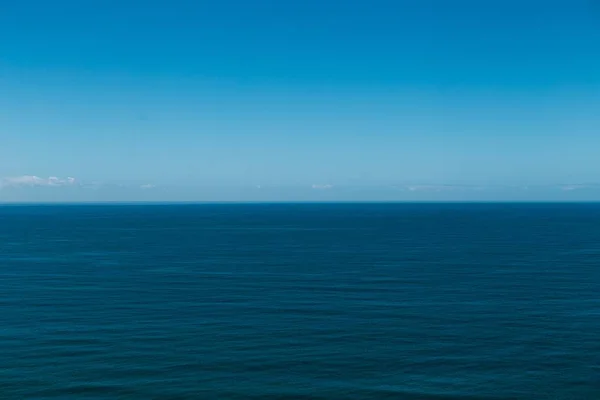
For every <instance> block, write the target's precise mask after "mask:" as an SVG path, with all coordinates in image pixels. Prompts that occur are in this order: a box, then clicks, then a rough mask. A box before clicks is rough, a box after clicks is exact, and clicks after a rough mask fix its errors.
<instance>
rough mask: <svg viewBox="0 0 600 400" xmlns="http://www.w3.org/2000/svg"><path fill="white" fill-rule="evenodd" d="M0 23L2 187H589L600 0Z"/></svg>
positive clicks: (458, 0)
mask: <svg viewBox="0 0 600 400" xmlns="http://www.w3.org/2000/svg"><path fill="white" fill-rule="evenodd" d="M0 38H2V39H0V201H3V200H7V201H10V200H15V201H38V200H39V201H45V200H57V201H58V200H60V201H69V200H72V201H83V200H90V201H104V200H127V201H129V200H131V201H134V200H156V201H159V200H173V201H177V200H186V201H194V200H211V201H212V200H229V201H246V200H320V199H328V200H336V199H341V200H365V199H367V200H368V199H370V200H394V199H400V200H402V199H409V200H419V199H426V200H444V199H465V200H469V199H480V198H482V199H492V200H493V199H499V200H502V199H511V198H515V199H525V200H528V199H532V200H535V199H555V198H557V199H563V198H566V199H588V200H589V199H596V197H597V199H598V200H600V189H597V188H596V186H595V184H597V183H600V157H598V150H599V149H600V51H598V49H600V3H599V2H597V1H593V0H561V1H558V0H539V1H538V0H519V1H516V0H487V1H481V0H453V1H447V0H369V1H366V0H362V1H359V0H288V1H281V0H252V1H248V0H220V1H204V0H193V1H192V0H189V1H187V0H169V1H165V0H146V1H141V0H138V1H134V0H118V1H117V0H86V1H81V0H55V1H46V0H19V1H15V0H7V1H2V2H0ZM70 178H71V179H70ZM482 193H485V195H482ZM482 196H483V197H482Z"/></svg>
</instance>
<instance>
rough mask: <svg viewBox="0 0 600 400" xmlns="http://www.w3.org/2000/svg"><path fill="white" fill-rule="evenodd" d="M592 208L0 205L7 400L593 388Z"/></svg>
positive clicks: (435, 394)
mask: <svg viewBox="0 0 600 400" xmlns="http://www.w3.org/2000/svg"><path fill="white" fill-rule="evenodd" d="M599 335H600V204H591V203H589V204H583V203H582V204H551V203H547V204H533V203H532V204H525V203H524V204H508V203H507V204H493V203H489V204H485V203H481V204H476V203H473V204H459V203H447V204H441V203H439V204H438V203H430V204H408V203H407V204H385V203H381V204H375V203H374V204H350V203H347V204H163V205H158V204H156V205H136V204H122V205H4V206H0V399H3V400H4V399H7V400H10V399H36V400H37V399H128V400H129V399H132V400H137V399H140V400H141V399H144V400H145V399H219V400H226V399H267V400H274V399H328V400H335V399H350V400H352V399H407V400H419V399H424V400H425V399H432V400H436V399H437V400H444V399H472V400H475V399H554V400H559V399H560V400H563V399H565V400H566V399H569V400H576V399H586V400H587V399H599V398H600V340H599Z"/></svg>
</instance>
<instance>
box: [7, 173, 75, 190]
mask: <svg viewBox="0 0 600 400" xmlns="http://www.w3.org/2000/svg"><path fill="white" fill-rule="evenodd" d="M76 184H77V180H76V179H75V178H72V177H68V178H66V179H62V178H58V177H56V176H51V177H49V178H40V177H39V176H35V175H22V176H13V177H7V178H2V179H0V188H5V187H36V186H73V185H76Z"/></svg>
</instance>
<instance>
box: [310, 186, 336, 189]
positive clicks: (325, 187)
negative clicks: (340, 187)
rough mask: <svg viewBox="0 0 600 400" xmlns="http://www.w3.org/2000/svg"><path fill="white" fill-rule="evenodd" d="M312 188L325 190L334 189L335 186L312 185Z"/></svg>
mask: <svg viewBox="0 0 600 400" xmlns="http://www.w3.org/2000/svg"><path fill="white" fill-rule="evenodd" d="M312 188H313V189H321V190H324V189H331V188H333V185H312Z"/></svg>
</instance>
